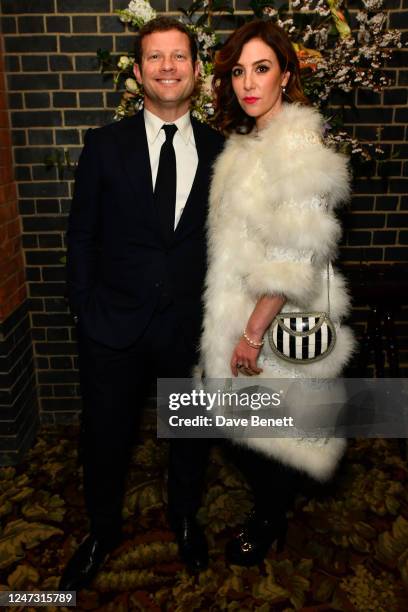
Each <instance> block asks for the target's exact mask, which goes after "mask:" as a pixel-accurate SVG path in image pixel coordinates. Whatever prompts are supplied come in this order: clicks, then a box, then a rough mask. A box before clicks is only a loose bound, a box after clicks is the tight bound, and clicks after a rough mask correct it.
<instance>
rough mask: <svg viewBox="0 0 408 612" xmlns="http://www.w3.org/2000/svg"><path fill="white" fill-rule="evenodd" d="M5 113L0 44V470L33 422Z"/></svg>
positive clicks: (25, 440)
mask: <svg viewBox="0 0 408 612" xmlns="http://www.w3.org/2000/svg"><path fill="white" fill-rule="evenodd" d="M1 42H2V41H0V43H1ZM7 107H8V103H7V94H6V88H5V79H4V64H3V49H2V46H1V44H0V465H5V464H11V463H15V462H17V461H18V460H19V459H20V457H21V455H22V453H23V452H24V449H25V448H27V446H28V445H29V444H30V442H31V440H32V438H33V435H34V433H35V429H36V425H37V421H38V409H37V403H36V397H35V377H34V367H33V350H32V343H31V336H30V321H29V316H28V310H27V299H26V298H27V292H26V286H25V275H24V258H23V251H22V247H21V226H20V217H19V214H18V208H17V189H16V183H15V181H14V176H13V166H12V151H11V135H10V129H9V116H8V110H7Z"/></svg>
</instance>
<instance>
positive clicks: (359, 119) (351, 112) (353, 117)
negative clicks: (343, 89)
mask: <svg viewBox="0 0 408 612" xmlns="http://www.w3.org/2000/svg"><path fill="white" fill-rule="evenodd" d="M344 121H345V123H351V124H353V123H368V124H370V123H379V124H383V123H391V122H392V109H391V108H364V109H362V108H358V109H348V108H346V109H344Z"/></svg>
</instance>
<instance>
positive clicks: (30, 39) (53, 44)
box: [5, 35, 57, 53]
mask: <svg viewBox="0 0 408 612" xmlns="http://www.w3.org/2000/svg"><path fill="white" fill-rule="evenodd" d="M5 47H6V52H8V53H40V52H42V51H56V50H57V37H56V36H48V35H47V36H44V35H42V36H7V37H6V39H5Z"/></svg>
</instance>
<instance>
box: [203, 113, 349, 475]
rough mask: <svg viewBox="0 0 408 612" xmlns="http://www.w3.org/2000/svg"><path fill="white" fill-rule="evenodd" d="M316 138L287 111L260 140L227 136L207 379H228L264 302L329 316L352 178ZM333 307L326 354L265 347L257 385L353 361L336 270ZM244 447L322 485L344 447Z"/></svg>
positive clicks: (266, 442) (316, 127)
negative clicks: (276, 300)
mask: <svg viewBox="0 0 408 612" xmlns="http://www.w3.org/2000/svg"><path fill="white" fill-rule="evenodd" d="M321 131H322V118H321V116H320V115H319V113H318V112H317V111H316V110H314V109H312V108H310V107H306V106H300V105H297V104H296V105H295V104H284V105H283V109H282V111H281V112H280V113H279V114H278V115H276V116H275V117H274V118H273V119H272V120H271V121H270V123H269V124H268V125H267V127H266V128H265V129H264V130H262V132H260V133H258V134H257V135H252V134H251V135H234V136H231V137H230V139H229V140H228V142H227V144H226V146H225V149H224V151H223V153H222V154H221V155H220V157H219V158H218V159H217V161H216V164H215V167H214V176H213V182H212V187H211V193H210V211H209V220H208V241H209V269H208V275H207V283H206V291H205V317H204V331H203V335H202V340H201V359H202V366H203V367H204V371H205V373H206V376H207V377H209V378H225V377H230V376H231V371H230V359H231V356H232V352H233V349H234V347H235V345H236V344H237V342H238V341H239V338H240V336H241V335H242V331H243V329H244V327H245V326H246V323H247V321H248V318H249V316H250V314H251V313H252V311H253V308H254V306H255V304H256V302H257V300H258V298H259V297H261V296H262V295H265V294H270V295H276V294H280V295H284V296H285V297H286V299H287V301H286V303H285V306H284V308H283V311H286V312H289V311H327V261H328V260H332V259H333V258H334V257H335V255H336V249H337V244H338V240H339V238H340V234H341V228H340V224H339V222H338V220H337V219H336V216H335V214H334V209H335V207H336V206H337V205H339V204H340V203H342V202H344V201H345V200H346V199H347V198H348V196H349V174H348V168H347V162H346V159H345V157H344V156H342V155H340V154H338V153H336V152H334V151H333V150H331V149H329V148H327V147H325V146H324V145H323V144H322V141H321ZM330 307H331V308H330V314H331V318H332V320H333V321H334V322H335V324H336V327H337V330H336V331H337V342H336V346H335V348H334V350H333V351H332V353H331V354H330V355H329V356H327V357H326V358H324V359H322V360H321V361H318V362H315V363H312V364H308V365H294V366H293V365H291V364H286V363H285V362H283V361H281V360H279V359H278V358H276V357H275V356H274V355H273V353H272V351H271V349H270V348H269V347H268V346H267V344H268V343H267V341H266V342H265V346H264V348H263V349H262V352H261V354H260V357H259V360H258V364H259V366H260V367H262V368H263V373H262V374H261V375H260V377H259V378H263V379H265V378H266V379H267V378H269V379H271V378H293V377H296V378H312V377H319V378H331V377H335V376H338V375H339V374H340V373H341V370H342V368H343V366H344V365H345V363H346V362H347V360H348V359H349V357H350V355H351V353H352V349H353V336H352V333H351V331H350V330H349V329H348V328H346V327H344V326H340V321H341V318H342V317H343V316H344V315H346V314H347V311H348V308H349V297H348V294H347V291H346V288H345V283H344V280H343V279H342V277H341V276H340V274H338V273H337V272H336V273H334V272H333V270H331V274H330ZM253 380H254V379H253V378H252V379H251V383H252V382H253ZM259 382H261V381H259ZM241 441H242V442H243V443H247V444H248V445H249V446H251V447H253V448H255V449H258V450H261V451H263V452H265V453H266V454H267V455H270V456H272V457H275V458H276V459H278V460H280V461H282V462H284V463H287V464H288V465H291V466H292V467H295V468H299V469H302V470H305V471H307V472H308V473H309V474H311V475H312V476H314V477H315V478H317V479H320V480H325V479H327V478H329V477H330V476H331V475H332V473H333V471H334V469H335V467H336V465H337V463H338V461H339V459H340V457H341V456H342V454H343V452H344V448H345V441H344V440H342V439H333V438H331V439H323V440H310V439H307V440H305V439H303V440H301V439H298V438H251V439H246V440H241Z"/></svg>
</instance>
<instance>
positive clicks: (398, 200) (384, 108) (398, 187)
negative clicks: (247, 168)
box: [1, 0, 408, 422]
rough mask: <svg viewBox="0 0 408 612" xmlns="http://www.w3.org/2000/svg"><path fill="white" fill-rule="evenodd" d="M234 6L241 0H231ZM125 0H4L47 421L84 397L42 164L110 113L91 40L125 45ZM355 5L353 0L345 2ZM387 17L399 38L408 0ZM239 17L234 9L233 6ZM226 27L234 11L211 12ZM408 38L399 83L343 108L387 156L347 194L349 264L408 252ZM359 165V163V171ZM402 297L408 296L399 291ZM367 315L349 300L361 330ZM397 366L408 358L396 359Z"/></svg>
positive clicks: (63, 208) (128, 35)
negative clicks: (120, 15) (122, 14)
mask: <svg viewBox="0 0 408 612" xmlns="http://www.w3.org/2000/svg"><path fill="white" fill-rule="evenodd" d="M234 3H235V8H236V10H237V11H238V13H241V14H244V13H245V12H248V7H249V0H234ZM127 4H128V2H127V0H87V1H86V2H82V1H81V0H2V2H1V11H2V17H1V24H2V31H3V36H4V41H5V50H6V71H7V86H8V91H9V104H10V110H11V125H12V139H13V150H14V164H15V171H16V179H17V182H18V195H19V212H20V215H21V219H22V227H23V246H24V250H25V257H26V264H27V268H26V270H27V280H28V291H29V309H30V317H31V324H32V334H33V341H34V349H35V358H36V367H37V382H38V392H39V397H40V404H41V416H42V419H43V421H45V422H64V421H69V420H71V419H72V416H73V414H75V411H77V410H78V409H79V407H80V400H79V397H78V375H77V371H76V345H75V334H74V330H73V328H72V326H71V319H70V316H69V313H68V311H67V306H66V301H65V299H64V291H65V286H64V266H63V264H62V263H61V258H62V257H63V255H64V248H65V243H64V231H65V227H66V215H67V213H68V211H69V205H70V197H71V193H72V182H71V181H70V180H68V176H66V177H65V180H62V181H61V180H59V178H58V176H57V170H56V169H52V170H46V169H45V167H44V163H43V161H44V158H45V157H46V156H47V155H48V154H50V153H52V152H53V151H54V150H55V149H56V148H60V149H61V148H66V149H67V150H68V151H69V153H70V157H71V159H77V157H78V155H79V153H80V150H81V146H82V142H83V135H84V132H85V130H86V129H87V128H88V127H90V126H98V125H102V124H104V123H107V122H110V121H111V120H112V115H113V113H112V110H113V108H114V107H115V106H116V105H117V103H118V101H119V98H120V94H118V93H116V92H114V91H113V88H112V83H111V80H109V79H106V78H105V77H104V76H103V75H101V74H100V73H99V72H98V63H97V60H96V56H95V51H96V49H97V48H107V49H110V50H112V51H113V52H114V53H117V54H118V53H121V52H127V51H129V50H130V49H131V48H132V41H133V38H134V34H133V33H132V32H131V31H130V30H129V29H128V28H127V27H126V26H124V25H123V24H121V23H120V21H119V20H118V18H117V17H116V16H115V15H114V14H113V10H114V9H115V8H124V7H125V6H127ZM187 4H189V3H188V2H185V1H184V0H153V2H152V5H153V6H154V7H155V8H156V9H157V10H159V11H173V12H175V11H176V9H177V7H179V6H181V5H185V6H186V5H187ZM349 5H350V7H351V9H352V10H353V9H354V8H355V6H357V5H358V2H356V1H355V0H353V2H350V3H349ZM387 7H388V8H389V9H390V10H389V22H390V26H392V27H399V28H400V29H402V30H404V37H405V39H407V36H406V34H407V32H406V30H407V29H408V25H407V15H408V0H387ZM238 18H239V17H238ZM215 23H216V24H217V26H218V28H219V30H220V31H221V33H224V34H225V33H226V32H227V31H228V30H229V29H231V28H232V27H233V25H234V20H232V19H231V18H230V17H223V18H222V19H220V20H218V21H217V20H216V22H215ZM407 53H408V51H407V50H405V49H403V50H400V51H398V52H397V53H396V54H395V55H394V58H393V60H392V61H391V62H390V65H389V67H388V69H389V72H390V73H392V75H393V77H394V81H395V85H394V86H393V87H392V88H390V89H388V90H387V91H385V92H384V93H381V94H372V93H370V92H364V91H361V92H358V93H357V92H356V93H354V94H353V97H354V100H353V101H354V102H355V108H353V109H352V110H351V109H349V110H347V112H346V121H347V125H348V129H349V130H350V131H351V132H352V133H353V134H354V135H356V136H358V137H359V138H368V139H375V138H376V134H377V129H378V128H379V127H381V128H382V131H381V136H380V142H381V143H382V145H383V146H384V148H385V150H386V153H387V156H392V157H393V159H392V161H388V162H386V163H384V164H378V163H374V164H372V165H371V166H370V167H369V168H367V169H366V170H365V171H364V172H363V173H360V176H357V177H356V180H355V185H354V194H355V195H354V197H353V201H352V203H351V205H350V208H349V209H347V210H346V211H345V213H344V219H343V220H344V224H345V227H346V232H345V237H344V241H343V245H342V250H341V259H342V261H343V264H345V265H347V268H348V269H349V270H350V275H351V276H353V274H352V272H353V270H356V269H357V270H360V268H361V265H360V264H361V262H365V264H370V266H373V265H374V264H377V265H380V266H391V264H393V263H394V264H397V265H404V266H405V264H406V263H407V261H408V231H407V227H408V223H407V215H408V198H407V195H406V193H407V192H408V190H407V182H408V161H407V160H408V145H407V144H406V142H405V140H406V136H407V134H406V125H405V123H406V119H407V107H406V103H407V90H406V85H407V84H408V68H407V62H406V54H407ZM364 174H365V175H364ZM406 302H407V300H406V298H405V303H406ZM366 319H367V308H366V307H365V306H364V304H361V305H360V307H359V308H356V309H355V311H354V320H355V322H356V325H357V327H359V328H360V330H361V329H362V328H363V326H364V324H365V321H366ZM398 319H399V320H398V330H399V334H400V336H401V348H402V349H403V350H402V352H401V355H402V360H403V361H404V362H405V363H406V362H407V361H408V357H407V353H406V349H407V344H406V335H407V333H406V329H407V325H406V311H405V310H404V309H402V310H401V311H400V313H399V314H398ZM403 371H405V370H403Z"/></svg>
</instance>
